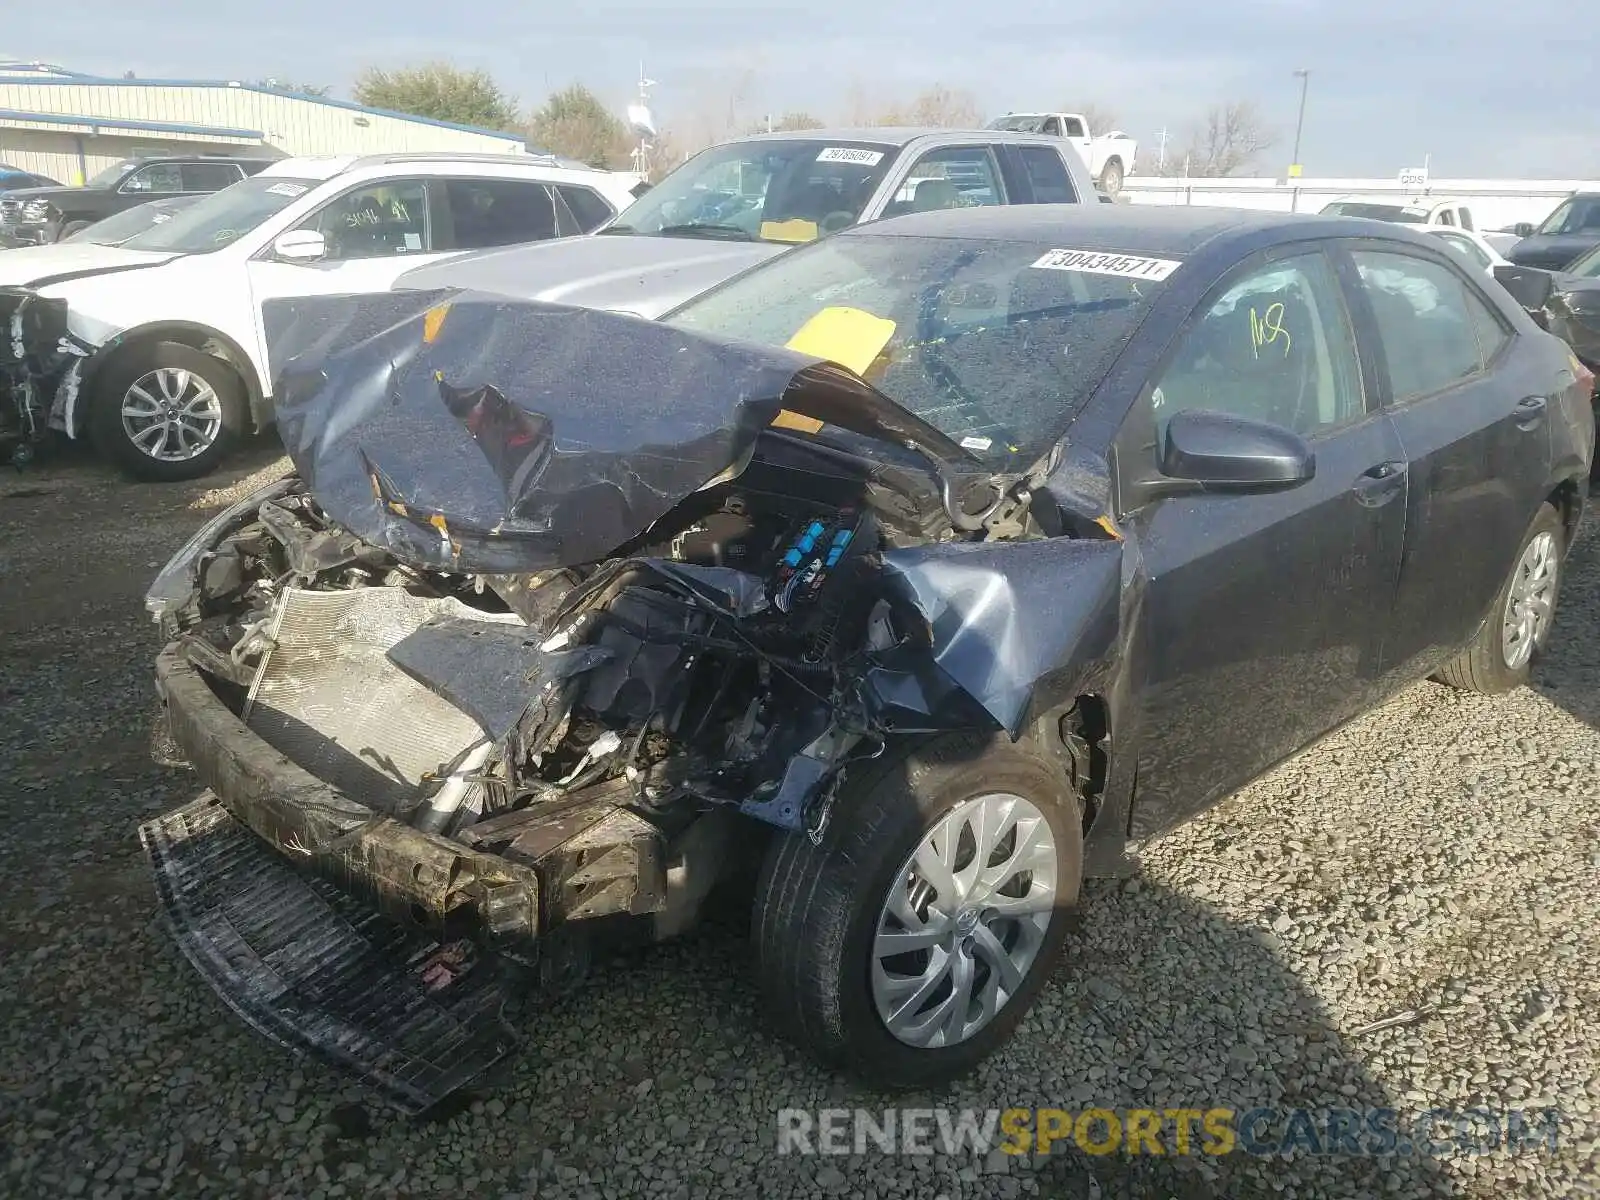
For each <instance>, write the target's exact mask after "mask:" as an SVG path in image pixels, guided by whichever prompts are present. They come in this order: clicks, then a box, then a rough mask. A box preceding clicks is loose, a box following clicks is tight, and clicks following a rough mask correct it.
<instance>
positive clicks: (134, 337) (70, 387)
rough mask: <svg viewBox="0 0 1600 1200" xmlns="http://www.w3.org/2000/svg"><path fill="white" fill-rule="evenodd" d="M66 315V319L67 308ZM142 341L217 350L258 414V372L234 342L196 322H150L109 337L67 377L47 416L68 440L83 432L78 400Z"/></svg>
mask: <svg viewBox="0 0 1600 1200" xmlns="http://www.w3.org/2000/svg"><path fill="white" fill-rule="evenodd" d="M68 315H69V320H70V316H71V309H70V307H69V309H68ZM145 342H181V343H182V344H183V345H186V346H193V347H195V348H196V349H202V348H204V347H206V346H207V345H210V346H213V347H216V348H219V349H221V351H222V353H221V354H218V355H217V356H216V357H218V358H220V359H221V360H222V361H223V362H225V363H227V364H228V365H229V366H230V367H232V368H233V370H234V371H235V372H236V373H237V374H238V376H239V378H240V380H242V381H243V383H244V386H245V393H246V395H247V396H248V398H249V401H250V411H251V413H252V414H255V413H258V412H260V411H261V409H262V407H263V398H264V392H263V389H262V386H261V378H260V373H259V372H258V371H257V370H256V367H255V363H254V362H253V361H252V360H251V358H250V356H249V355H248V354H247V353H246V352H245V349H244V347H243V346H241V345H240V344H239V342H238V341H237V340H236V339H234V338H232V337H230V336H229V335H228V334H226V333H223V332H222V331H221V330H220V329H216V328H213V327H212V326H209V325H204V324H201V323H199V322H197V321H150V322H147V323H145V324H143V325H137V326H135V327H133V328H132V329H124V330H119V331H117V332H115V333H113V334H111V336H110V337H108V338H107V339H106V340H105V341H104V342H103V343H101V344H100V345H99V346H98V348H97V349H95V351H94V352H93V353H91V354H90V355H89V356H88V357H87V358H85V359H84V360H83V361H82V362H81V363H80V364H79V365H78V366H77V367H76V368H75V371H74V372H73V374H72V375H70V376H69V383H68V384H67V385H64V386H63V387H62V389H61V391H60V392H59V393H58V394H57V397H56V409H55V411H53V412H52V414H51V415H52V420H53V423H55V424H56V425H57V427H58V428H60V429H61V430H63V431H64V432H65V433H66V435H67V436H68V437H71V438H76V437H78V436H79V435H80V434H81V432H82V430H83V423H84V418H85V415H86V410H87V404H85V403H84V402H83V400H82V397H85V396H92V395H93V394H94V387H95V384H96V382H97V380H98V379H99V377H100V375H101V374H102V373H103V371H104V370H105V368H106V366H107V364H108V363H110V362H111V361H113V360H114V359H115V358H116V357H117V356H118V355H119V354H120V353H121V352H122V351H123V350H126V349H127V348H128V347H129V346H134V345H139V344H142V343H145Z"/></svg>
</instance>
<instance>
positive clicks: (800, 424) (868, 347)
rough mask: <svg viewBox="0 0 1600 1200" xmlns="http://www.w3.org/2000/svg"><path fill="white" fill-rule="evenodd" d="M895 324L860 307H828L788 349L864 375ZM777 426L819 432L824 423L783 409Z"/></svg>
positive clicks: (775, 421)
mask: <svg viewBox="0 0 1600 1200" xmlns="http://www.w3.org/2000/svg"><path fill="white" fill-rule="evenodd" d="M894 331H895V323H894V322H893V321H890V320H887V319H885V318H883V317H875V316H873V315H872V314H871V313H869V312H867V311H865V310H864V309H860V308H847V307H843V306H835V307H832V308H825V309H823V310H822V311H821V312H819V313H817V314H816V315H815V316H813V317H812V318H811V319H810V320H809V321H807V322H806V323H805V324H804V325H802V326H800V328H799V329H798V330H796V331H795V335H794V336H793V337H792V338H790V339H789V341H788V348H789V349H790V350H798V351H799V352H800V353H801V354H814V355H816V356H817V357H818V358H825V359H827V360H828V361H829V362H834V363H838V364H839V365H840V366H841V367H844V368H846V369H848V370H851V371H854V372H855V373H856V374H857V375H861V374H864V373H865V372H866V369H867V368H868V367H870V366H871V365H872V362H873V360H874V359H876V358H877V357H878V355H880V354H882V353H883V348H884V347H885V346H887V345H888V344H889V339H890V338H892V337H893V336H894ZM772 424H773V425H774V426H775V427H776V428H778V429H797V430H799V431H800V432H802V433H816V432H817V431H818V430H819V429H821V428H822V422H821V421H819V420H817V419H816V418H815V417H806V416H802V415H801V414H799V413H794V412H790V411H789V410H788V409H784V410H783V411H782V412H780V413H779V414H778V415H777V416H776V417H774V418H773V419H772Z"/></svg>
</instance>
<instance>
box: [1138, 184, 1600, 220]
mask: <svg viewBox="0 0 1600 1200" xmlns="http://www.w3.org/2000/svg"><path fill="white" fill-rule="evenodd" d="M1123 191H1124V192H1125V193H1126V194H1127V197H1128V199H1129V200H1131V201H1132V202H1133V203H1135V204H1200V205H1206V206H1212V207H1215V206H1222V207H1227V208H1260V209H1267V210H1271V211H1277V212H1313V213H1314V212H1318V211H1320V210H1321V209H1322V207H1323V206H1324V205H1327V204H1330V203H1332V202H1333V201H1335V200H1338V199H1340V198H1341V197H1346V196H1359V197H1361V198H1362V199H1371V200H1390V201H1392V202H1404V203H1408V204H1437V203H1439V202H1440V201H1443V200H1458V201H1460V202H1461V203H1463V204H1465V205H1466V206H1467V207H1468V208H1470V209H1471V210H1472V217H1473V223H1474V224H1475V225H1476V226H1477V227H1478V228H1479V229H1508V228H1510V227H1511V226H1512V225H1515V224H1517V223H1518V222H1519V221H1530V222H1533V223H1538V222H1539V221H1542V220H1543V219H1544V218H1545V217H1546V216H1548V215H1549V214H1550V212H1551V211H1552V210H1553V209H1554V208H1555V206H1556V205H1557V204H1559V203H1561V201H1562V200H1563V199H1565V198H1566V197H1567V196H1570V195H1571V194H1572V193H1573V192H1579V191H1600V181H1596V180H1592V179H1430V180H1429V181H1428V183H1427V185H1426V186H1425V187H1422V188H1408V187H1403V186H1401V184H1400V183H1399V182H1398V180H1395V179H1164V178H1159V177H1156V176H1143V175H1136V176H1133V177H1131V178H1129V179H1128V180H1127V181H1126V182H1125V183H1124V185H1123Z"/></svg>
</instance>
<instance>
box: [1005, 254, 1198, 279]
mask: <svg viewBox="0 0 1600 1200" xmlns="http://www.w3.org/2000/svg"><path fill="white" fill-rule="evenodd" d="M1033 265H1034V266H1035V267H1038V268H1040V269H1041V270H1045V271H1082V272H1084V273H1085V274H1087V275H1121V276H1124V277H1125V278H1128V279H1165V278H1166V277H1167V276H1168V275H1171V274H1172V273H1173V272H1174V271H1176V270H1177V269H1178V268H1179V267H1181V266H1182V265H1183V264H1182V263H1181V262H1178V261H1176V260H1175V259H1170V258H1145V257H1143V256H1142V255H1138V254H1107V253H1105V252H1104V251H1103V250H1051V251H1050V252H1048V253H1047V254H1044V255H1042V256H1040V258H1039V261H1038V262H1036V263H1034V264H1033Z"/></svg>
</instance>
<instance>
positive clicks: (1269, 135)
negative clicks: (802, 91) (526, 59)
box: [263, 62, 1280, 177]
mask: <svg viewBox="0 0 1600 1200" xmlns="http://www.w3.org/2000/svg"><path fill="white" fill-rule="evenodd" d="M263 82H264V83H266V84H268V85H269V86H273V87H277V88H280V89H281V90H284V91H290V92H300V93H304V94H308V95H314V96H325V95H327V94H328V91H329V89H328V88H326V87H319V86H316V85H309V84H279V83H277V82H276V81H275V80H266V81H263ZM756 83H757V80H756V74H755V72H754V71H752V70H746V71H744V72H742V73H739V74H737V75H736V76H734V77H733V78H731V79H730V80H729V81H728V82H727V85H726V86H725V87H724V88H722V89H720V91H719V92H718V94H714V95H702V96H700V97H697V98H696V100H695V101H694V102H692V103H691V104H690V105H689V107H688V110H687V111H683V112H674V113H673V114H672V120H671V121H670V122H669V123H668V124H667V126H666V127H665V128H663V129H661V130H660V131H659V133H658V136H657V137H656V138H654V139H653V141H652V144H651V146H650V148H649V151H648V154H647V161H646V162H645V164H644V165H645V167H646V169H647V170H651V171H662V170H666V169H670V168H671V167H673V166H676V165H677V164H678V163H679V162H681V161H682V160H683V159H684V158H686V157H688V155H690V154H693V153H695V152H696V151H698V150H701V149H703V148H704V147H706V146H709V145H712V144H714V143H716V142H719V141H723V140H725V139H727V138H730V137H736V136H739V135H741V134H745V133H754V132H760V131H764V130H766V129H768V128H770V129H773V130H775V131H780V130H801V129H819V128H822V127H823V126H824V125H826V124H838V125H844V126H851V127H867V126H880V127H881V126H891V125H910V126H938V127H942V128H951V129H958V128H968V129H970V128H977V127H979V126H981V125H982V123H983V120H984V117H983V113H982V110H980V109H979V107H978V102H977V98H976V97H975V96H974V95H973V94H972V93H971V92H969V91H967V90H965V89H962V88H951V87H947V86H945V85H944V84H942V83H934V84H931V85H930V86H928V87H926V88H924V89H923V90H922V91H921V92H919V93H917V94H916V95H914V96H911V97H909V98H904V99H896V98H893V97H890V98H884V97H882V96H878V95H874V94H872V93H871V92H870V91H869V90H868V89H867V88H866V87H864V86H863V85H860V84H853V85H850V86H848V87H847V88H846V89H845V93H844V97H843V101H842V103H841V105H840V106H839V110H838V112H837V113H835V114H833V116H834V119H833V120H832V121H825V120H824V119H823V118H822V117H821V116H819V115H818V114H816V113H812V112H808V111H790V112H783V113H776V114H767V113H761V112H757V111H756V106H755V105H754V103H753V101H752V93H753V91H754V90H755V87H756ZM352 96H353V98H354V99H355V101H356V102H357V103H359V104H365V105H368V106H370V107H372V108H386V109H390V110H393V111H395V112H403V113H410V114H413V115H415V116H421V117H431V118H432V119H434V120H436V121H449V122H452V123H455V124H459V125H472V126H476V127H478V128H483V129H494V130H503V131H506V132H511V133H519V134H521V135H523V137H524V138H525V139H526V141H527V144H528V145H529V147H530V148H533V149H537V150H547V151H550V152H552V153H556V154H561V155H565V156H566V157H569V158H575V159H578V160H580V161H582V162H586V163H589V164H591V165H592V166H598V167H611V168H624V169H625V168H628V167H630V166H632V165H633V152H634V149H635V147H636V145H637V140H636V139H635V138H634V136H633V135H632V134H631V133H630V131H629V129H628V127H627V125H626V124H625V123H624V122H623V120H622V119H621V117H620V116H618V115H617V114H616V113H614V112H613V111H612V110H611V109H610V108H609V107H608V106H607V105H606V104H605V102H604V101H603V100H601V99H600V97H599V96H598V95H596V94H595V93H594V92H593V91H592V90H591V89H590V88H588V87H587V86H585V85H584V84H581V83H573V84H569V85H568V86H566V87H564V88H561V89H560V90H558V91H556V92H553V93H552V94H551V95H550V96H549V97H547V98H546V100H545V102H544V103H543V104H542V105H540V106H538V107H537V108H533V109H531V110H525V109H523V108H522V107H521V106H520V104H519V102H518V101H517V99H516V97H515V96H513V95H512V94H511V93H509V92H507V91H506V90H505V89H504V88H502V87H501V86H500V85H499V83H497V82H496V81H495V79H494V78H493V77H492V76H491V75H490V74H489V73H488V72H487V71H483V70H481V69H480V70H465V69H462V68H460V67H456V66H452V65H451V64H449V63H444V62H432V63H424V64H421V65H417V66H410V67H400V68H396V69H392V70H386V69H383V68H378V67H370V68H368V69H367V70H365V71H363V72H362V73H361V74H360V76H359V77H358V78H357V79H356V82H355V86H354V88H353V89H352ZM1061 111H1063V112H1076V113H1082V114H1083V115H1084V117H1085V118H1086V119H1087V123H1088V125H1089V129H1090V131H1091V132H1092V133H1096V134H1100V133H1108V132H1111V131H1112V130H1115V129H1116V128H1117V124H1118V118H1117V114H1116V111H1115V110H1114V109H1112V108H1109V107H1107V106H1105V105H1103V104H1098V103H1095V102H1093V101H1088V100H1084V101H1079V102H1077V103H1072V104H1067V105H1063V106H1062V108H1061ZM1279 140H1280V138H1279V133H1278V131H1277V130H1276V129H1274V128H1273V127H1272V126H1271V125H1270V124H1269V123H1268V122H1267V121H1266V120H1265V118H1264V117H1263V115H1262V113H1261V111H1260V109H1259V108H1258V107H1257V106H1256V105H1255V104H1254V103H1253V102H1251V101H1249V100H1232V101H1225V102H1221V103H1217V104H1213V105H1211V106H1210V107H1208V108H1207V109H1205V110H1204V111H1202V112H1201V113H1200V114H1199V115H1198V116H1197V117H1196V118H1195V119H1194V120H1193V121H1192V122H1190V124H1189V125H1188V126H1187V127H1186V128H1184V129H1182V130H1181V131H1180V132H1179V135H1178V137H1177V138H1176V140H1174V141H1173V142H1172V143H1171V144H1170V145H1169V146H1168V147H1167V148H1166V151H1165V154H1164V158H1165V169H1166V173H1167V174H1174V175H1177V174H1187V175H1190V176H1196V177H1208V176H1209V177H1216V176H1226V175H1240V174H1244V173H1245V172H1247V171H1250V170H1259V169H1260V168H1261V167H1262V165H1263V162H1262V160H1263V158H1264V156H1265V155H1266V153H1267V151H1269V150H1270V149H1272V148H1273V147H1274V146H1276V145H1277V144H1278V143H1279ZM1157 153H1158V152H1157V149H1156V147H1155V146H1154V145H1153V144H1152V142H1151V140H1150V139H1149V138H1145V139H1143V141H1142V143H1141V145H1140V147H1139V167H1140V169H1141V171H1142V172H1146V173H1148V172H1151V171H1153V170H1155V168H1156V165H1157V163H1156V159H1157Z"/></svg>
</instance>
